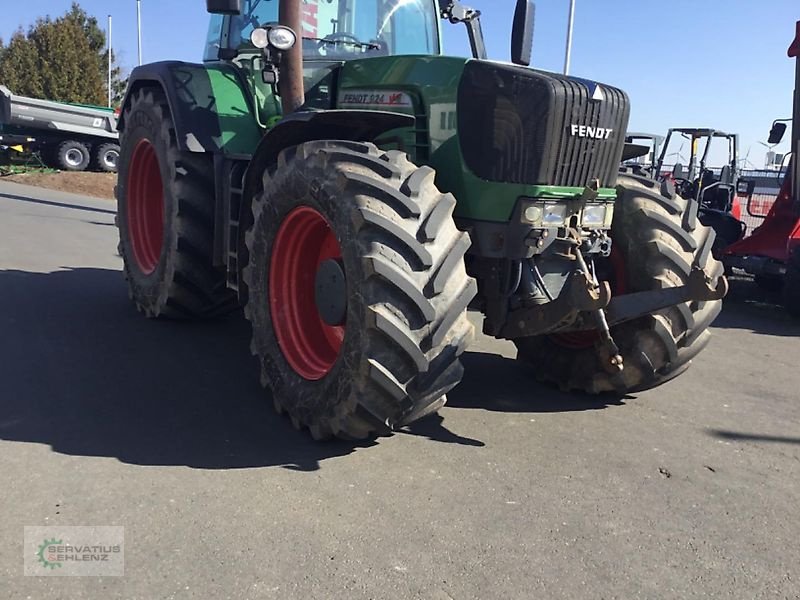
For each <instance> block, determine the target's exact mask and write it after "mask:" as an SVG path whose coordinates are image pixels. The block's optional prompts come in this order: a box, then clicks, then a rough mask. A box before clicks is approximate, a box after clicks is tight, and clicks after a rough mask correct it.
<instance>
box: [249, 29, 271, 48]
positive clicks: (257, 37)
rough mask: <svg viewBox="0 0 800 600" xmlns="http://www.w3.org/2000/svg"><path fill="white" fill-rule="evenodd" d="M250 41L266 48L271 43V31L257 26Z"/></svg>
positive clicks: (256, 45) (254, 44)
mask: <svg viewBox="0 0 800 600" xmlns="http://www.w3.org/2000/svg"><path fill="white" fill-rule="evenodd" d="M250 43H251V44H253V46H255V47H256V48H266V47H267V44H269V32H268V31H267V30H266V29H264V28H263V27H256V28H255V29H253V33H251V34H250Z"/></svg>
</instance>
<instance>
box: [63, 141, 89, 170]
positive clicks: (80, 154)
mask: <svg viewBox="0 0 800 600" xmlns="http://www.w3.org/2000/svg"><path fill="white" fill-rule="evenodd" d="M90 158H91V155H90V154H89V148H88V147H87V146H86V144H84V143H82V142H78V141H76V140H67V141H65V142H61V143H60V144H58V146H56V151H55V163H56V166H57V167H58V168H59V169H61V170H62V171H85V170H86V168H87V167H88V166H89V161H90Z"/></svg>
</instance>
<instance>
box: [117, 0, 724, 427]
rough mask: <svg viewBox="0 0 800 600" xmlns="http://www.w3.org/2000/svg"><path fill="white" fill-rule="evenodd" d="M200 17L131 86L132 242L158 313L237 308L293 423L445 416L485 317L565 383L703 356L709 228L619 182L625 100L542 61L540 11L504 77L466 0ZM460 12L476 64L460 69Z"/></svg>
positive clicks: (662, 189) (396, 421)
mask: <svg viewBox="0 0 800 600" xmlns="http://www.w3.org/2000/svg"><path fill="white" fill-rule="evenodd" d="M207 8H208V10H209V12H211V13H212V14H213V17H212V19H211V26H210V28H209V34H208V42H207V45H206V55H205V62H204V63H203V64H189V63H184V62H176V61H168V62H161V63H155V64H150V65H144V66H141V67H138V68H136V69H134V71H133V73H132V74H131V77H130V81H129V88H128V92H127V95H126V98H125V100H124V104H123V108H122V114H121V117H120V124H119V128H120V131H121V148H122V149H121V153H120V169H119V174H118V184H117V200H118V204H119V210H118V227H119V236H120V241H119V252H120V254H121V255H122V257H123V261H124V272H125V275H126V277H127V281H128V286H129V291H130V296H131V298H132V300H133V302H134V303H135V305H136V306H137V308H138V309H139V310H140V311H141V312H142V313H143V314H144V315H146V316H148V317H152V318H158V317H164V318H176V319H196V318H200V319H202V318H210V317H215V316H218V315H221V314H224V313H226V312H229V311H231V310H233V309H235V308H236V307H238V306H243V307H244V314H245V316H246V318H247V319H248V320H249V322H250V324H251V329H252V339H251V346H250V347H251V351H252V352H253V353H254V355H255V356H256V357H257V359H258V363H259V366H260V374H261V381H262V383H263V385H264V386H266V387H267V388H269V392H268V397H270V398H271V399H272V401H273V402H274V404H275V407H276V409H277V410H278V411H279V412H282V413H286V414H288V416H289V418H290V419H291V421H292V423H293V424H294V425H295V426H296V427H298V428H307V429H308V430H309V431H310V432H311V434H312V436H313V437H315V438H317V439H322V438H328V437H331V436H338V437H342V438H346V439H363V438H368V437H370V436H374V435H380V434H383V433H388V432H390V431H392V430H393V429H396V428H398V427H402V426H404V425H405V424H407V423H410V422H412V421H414V420H416V419H419V418H421V417H423V416H425V415H427V414H429V413H431V412H434V411H436V410H437V409H438V408H439V407H441V406H442V405H443V404H444V403H445V401H446V395H447V393H448V392H449V391H450V390H452V389H453V388H454V387H455V386H456V385H457V384H458V383H459V381H460V380H461V377H462V374H463V367H462V364H461V362H460V356H461V355H462V353H463V352H464V351H465V350H466V349H467V347H468V346H469V344H470V342H471V340H472V338H473V334H474V332H473V325H472V324H471V321H470V320H468V318H467V310H468V308H469V307H471V308H472V309H474V310H477V311H481V312H482V313H483V315H484V319H483V328H484V332H485V333H486V334H488V335H491V336H494V337H497V338H501V339H506V340H511V341H512V342H514V343H515V344H516V346H517V349H518V359H519V362H520V364H521V369H520V372H521V373H524V372H525V371H527V372H529V373H531V374H532V375H534V376H535V377H537V378H539V379H541V380H544V381H546V382H549V383H551V384H555V385H557V386H559V387H561V388H563V389H566V390H579V391H582V392H587V393H610V394H617V395H619V394H627V393H630V392H636V391H639V390H644V389H648V388H652V387H654V386H657V385H660V384H662V383H664V382H666V381H668V380H669V379H671V378H673V377H675V376H676V375H679V374H680V373H682V372H683V371H684V370H685V369H686V368H687V367H688V366H689V364H690V362H691V360H692V359H693V358H694V357H695V356H697V354H698V353H699V352H700V351H701V350H702V349H703V347H704V346H705V345H706V344H707V342H708V340H709V335H710V334H709V331H708V327H709V325H710V323H711V322H712V321H713V320H714V318H715V317H716V316H717V314H718V313H719V311H720V307H721V298H722V296H723V295H724V294H725V292H726V290H727V281H726V280H725V277H724V276H723V267H722V265H721V263H719V262H718V261H716V260H715V259H714V257H713V256H712V252H711V248H712V245H713V243H714V233H713V231H712V230H711V229H710V228H708V227H705V226H703V224H702V223H700V221H699V219H698V218H697V209H698V204H697V200H696V199H694V198H682V197H680V196H678V195H677V194H676V193H675V189H674V186H673V185H672V184H671V183H670V182H659V181H655V180H653V179H650V178H647V177H637V176H632V175H621V174H619V172H618V170H619V165H620V162H621V160H622V156H623V151H624V149H625V131H626V129H627V124H628V115H629V110H630V107H629V101H628V97H627V95H626V94H625V93H624V92H623V91H622V90H620V89H618V88H615V87H613V86H611V85H606V84H601V83H597V82H595V81H591V80H588V79H579V78H572V77H567V76H564V75H560V74H555V73H549V72H545V71H540V70H536V69H532V68H530V66H529V65H530V62H531V51H532V35H533V8H534V7H533V3H532V2H529V1H527V0H518V2H517V3H516V6H515V12H514V22H513V28H512V35H511V59H512V60H511V62H508V63H505V62H497V61H490V60H488V59H487V57H486V50H485V45H484V38H483V34H482V30H481V26H480V13H479V12H478V11H476V10H472V9H470V8H468V7H465V6H463V5H462V4H460V3H459V2H451V1H450V0H440V2H439V3H438V4H437V3H436V2H434V0H404V1H402V2H397V1H394V0H391V1H386V0H358V1H357V2H356V1H355V0H319V1H317V0H304V1H302V2H301V1H300V0H280V2H276V1H269V0H267V1H263V0H241V1H239V0H207ZM442 21H449V22H450V23H453V24H463V25H465V26H466V28H467V32H468V35H469V39H470V45H471V50H472V58H471V59H466V58H460V57H448V56H443V55H442V53H441V31H440V23H441V22H442ZM143 376H146V374H145V375H143ZM485 376H487V377H491V376H492V374H491V373H486V374H485ZM500 385H502V383H501V384H500ZM536 389H537V388H536V387H532V388H531V393H532V394H536V393H537V392H536ZM698 393H699V392H698Z"/></svg>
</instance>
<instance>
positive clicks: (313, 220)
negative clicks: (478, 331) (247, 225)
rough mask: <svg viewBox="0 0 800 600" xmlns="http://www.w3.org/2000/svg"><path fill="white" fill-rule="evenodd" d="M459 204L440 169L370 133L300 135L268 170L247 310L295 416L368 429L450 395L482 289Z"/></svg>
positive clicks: (326, 431) (323, 427) (280, 399)
mask: <svg viewBox="0 0 800 600" xmlns="http://www.w3.org/2000/svg"><path fill="white" fill-rule="evenodd" d="M454 206H455V200H454V198H453V197H452V196H451V195H449V194H442V193H441V192H439V191H438V189H437V188H436V186H435V185H434V171H433V170H432V169H430V168H428V167H421V168H417V167H416V166H415V165H413V164H412V163H411V162H409V160H408V159H407V157H406V156H405V154H402V153H400V152H382V151H380V150H378V149H377V148H376V147H375V146H374V145H372V144H367V143H357V142H346V141H319V142H309V143H305V144H302V145H300V146H296V147H293V148H289V149H287V150H284V151H283V152H281V154H280V156H279V157H278V164H277V165H275V166H273V167H272V168H271V169H270V170H268V172H267V173H265V175H264V190H263V193H261V195H260V196H259V197H258V198H256V199H255V200H254V205H253V216H254V222H253V226H252V227H251V229H250V230H249V231H248V233H247V234H246V244H247V249H248V251H249V264H248V265H247V267H246V268H245V269H244V273H243V276H244V280H245V282H246V284H247V286H248V290H249V293H248V298H247V302H246V304H245V315H246V316H247V318H248V319H249V321H250V323H251V324H252V327H253V341H252V346H251V349H252V351H253V354H254V355H256V356H257V357H258V358H259V360H260V363H261V380H262V383H263V385H265V386H269V387H270V388H271V389H272V395H273V399H274V403H275V407H276V409H277V410H278V411H279V412H287V413H288V414H289V416H290V418H291V420H292V423H293V424H294V425H295V427H297V428H301V427H307V428H308V429H309V430H310V432H311V434H312V436H313V437H314V438H315V439H324V438H329V437H331V436H337V437H342V438H345V439H364V438H368V437H371V436H373V435H375V434H384V433H388V432H389V431H391V430H392V429H394V428H397V427H400V426H402V425H404V424H406V423H409V422H411V421H413V420H415V419H417V418H420V417H422V416H424V415H426V414H428V413H430V412H433V411H435V410H437V409H438V408H439V407H441V406H442V405H443V404H444V403H445V401H446V396H445V394H446V393H447V392H448V391H449V390H450V389H452V388H453V387H454V386H455V385H457V384H458V383H459V381H460V380H461V376H462V372H463V368H462V366H461V363H460V361H459V356H460V355H461V353H462V352H463V351H464V349H465V348H466V347H467V345H468V344H469V342H470V340H471V339H472V336H473V327H472V325H471V324H470V323H469V321H468V320H467V317H466V308H467V304H468V303H469V301H470V300H471V299H472V297H473V296H474V295H475V292H476V283H475V281H474V280H473V279H471V278H470V277H468V276H467V274H466V270H465V267H464V261H463V256H464V253H465V252H466V250H467V248H468V247H469V243H470V242H469V237H468V235H467V234H466V233H463V232H461V231H459V230H458V229H456V227H455V224H454V222H453V219H452V211H453V207H454ZM323 315H324V317H323Z"/></svg>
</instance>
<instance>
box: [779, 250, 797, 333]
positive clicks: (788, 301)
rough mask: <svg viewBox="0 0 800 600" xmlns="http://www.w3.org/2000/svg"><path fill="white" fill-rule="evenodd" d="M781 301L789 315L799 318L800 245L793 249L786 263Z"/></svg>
mask: <svg viewBox="0 0 800 600" xmlns="http://www.w3.org/2000/svg"><path fill="white" fill-rule="evenodd" d="M783 303H784V306H785V307H786V310H787V311H789V314H790V315H792V316H794V317H798V318H800V247H797V248H795V249H794V251H793V252H792V254H791V256H789V262H788V263H787V265H786V275H785V280H784V285H783Z"/></svg>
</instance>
